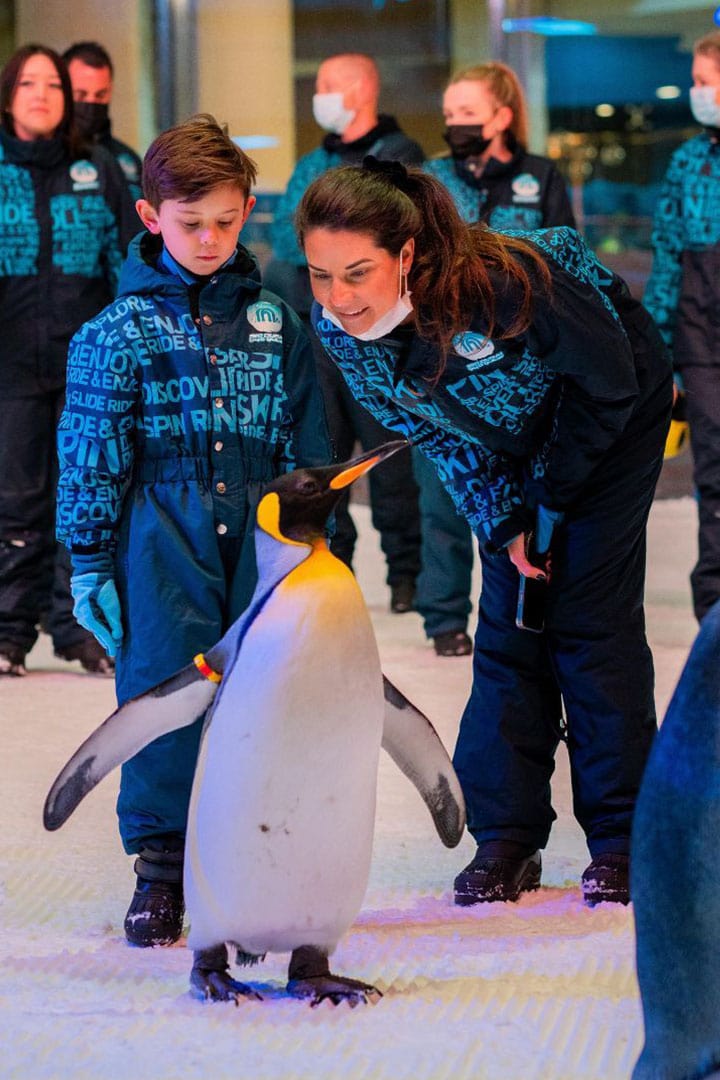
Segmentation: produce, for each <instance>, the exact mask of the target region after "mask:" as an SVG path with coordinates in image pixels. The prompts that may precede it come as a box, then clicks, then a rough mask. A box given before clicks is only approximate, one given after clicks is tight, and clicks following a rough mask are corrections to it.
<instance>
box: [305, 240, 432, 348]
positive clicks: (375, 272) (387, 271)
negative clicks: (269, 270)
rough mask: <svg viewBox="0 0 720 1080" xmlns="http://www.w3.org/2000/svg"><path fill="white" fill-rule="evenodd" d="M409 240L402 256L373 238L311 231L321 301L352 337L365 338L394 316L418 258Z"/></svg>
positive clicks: (311, 264)
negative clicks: (391, 312)
mask: <svg viewBox="0 0 720 1080" xmlns="http://www.w3.org/2000/svg"><path fill="white" fill-rule="evenodd" d="M413 250H414V243H413V241H412V240H408V241H407V242H406V243H405V244H404V245H403V247H402V250H401V251H400V254H399V255H392V254H391V253H390V252H389V251H387V249H386V248H381V247H378V246H377V244H376V243H375V240H374V238H373V237H372V236H371V235H370V234H369V233H362V232H350V231H347V230H343V229H338V230H335V229H324V228H315V229H310V230H309V231H308V232H307V233H306V235H305V257H306V259H307V263H308V268H309V270H310V284H311V285H312V291H313V295H314V297H315V299H316V300H317V302H318V303H319V304H322V306H323V307H325V308H327V310H328V311H329V312H331V314H332V315H334V316H335V318H336V319H337V320H338V321H339V322H340V323H342V325H343V326H344V327H345V329H346V330H347V331H348V333H349V334H362V333H364V332H365V331H366V330H368V329H369V328H370V327H371V326H373V325H374V324H375V323H376V322H377V321H378V319H380V318H381V316H383V315H385V314H386V312H388V311H389V310H390V308H391V307H392V306H393V304H394V303H395V301H396V300H397V298H398V296H399V294H400V281H401V276H402V275H403V274H407V272H408V270H409V269H410V265H411V263H412V258H413Z"/></svg>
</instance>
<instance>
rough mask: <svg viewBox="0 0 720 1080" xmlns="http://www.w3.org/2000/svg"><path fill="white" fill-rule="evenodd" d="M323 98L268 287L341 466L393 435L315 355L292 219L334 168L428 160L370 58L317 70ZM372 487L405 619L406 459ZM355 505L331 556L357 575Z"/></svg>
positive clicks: (278, 227)
mask: <svg viewBox="0 0 720 1080" xmlns="http://www.w3.org/2000/svg"><path fill="white" fill-rule="evenodd" d="M316 91H317V92H316V94H315V96H314V98H313V114H314V116H315V120H316V121H317V123H318V124H319V126H320V127H321V128H324V129H325V130H326V131H327V133H328V134H327V135H326V136H325V138H324V139H323V143H322V146H319V147H318V148H317V149H316V150H312V151H311V152H310V153H309V154H305V156H304V157H301V158H300V160H299V161H298V163H297V165H296V166H295V169H294V171H293V174H292V176H291V177H290V180H289V182H288V186H287V190H286V192H285V194H284V195H283V197H282V198H281V199H280V201H279V203H278V206H277V209H276V211H275V221H274V225H273V229H272V245H273V259H272V261H271V262H270V264H269V266H268V267H267V270H266V271H265V274H264V279H265V282H266V285H267V287H268V288H269V289H272V290H273V291H274V292H276V293H278V294H279V295H280V296H282V298H283V300H285V301H287V303H288V304H290V305H291V306H292V307H293V308H295V310H296V311H297V313H298V314H299V315H300V317H301V318H302V319H303V321H304V322H305V323H306V325H307V326H308V330H309V332H310V338H311V340H312V342H313V348H314V350H315V358H316V362H317V367H318V376H319V378H320V385H321V386H322V391H323V398H324V401H325V412H326V415H327V420H328V427H329V429H330V438H331V440H332V443H333V449H334V453H335V457H336V459H337V460H338V461H345V460H346V459H347V458H350V457H352V454H353V447H354V446H355V443H356V442H359V443H360V445H361V446H362V447H363V449H365V450H370V449H372V447H373V446H378V445H379V444H380V443H381V442H384V441H385V440H386V439H387V432H385V431H383V430H382V428H381V426H380V425H379V424H378V423H377V422H376V421H375V420H374V418H373V417H372V416H370V415H369V414H368V412H367V411H366V410H365V409H363V408H362V406H361V405H358V404H357V402H356V401H355V400H354V398H353V396H352V394H350V392H349V391H348V389H347V387H346V385H345V383H344V381H343V379H342V378H341V377H340V375H339V374H338V372H337V371H336V370H335V365H334V364H333V363H332V362H331V361H330V360H328V358H327V357H326V356H325V354H324V353H323V351H322V349H320V348H319V347H318V344H317V339H316V338H315V335H314V334H313V333H312V329H311V327H310V325H309V316H310V307H311V305H312V292H311V290H310V283H309V281H308V272H307V264H306V262H305V256H304V255H303V252H302V251H301V249H300V247H299V246H298V242H297V237H296V236H295V228H294V224H293V216H294V214H295V211H296V210H297V207H298V204H299V202H300V199H301V198H302V196H303V194H304V192H305V189H306V188H307V186H308V184H310V183H311V182H312V181H313V180H315V178H316V177H318V176H321V175H322V173H324V172H325V171H326V170H327V169H331V168H333V167H334V166H335V165H355V164H358V165H359V164H360V162H362V160H363V158H364V157H365V155H366V154H374V155H375V157H377V158H380V159H381V160H388V161H403V162H406V163H408V164H418V163H419V162H421V161H422V160H423V158H424V154H423V152H422V149H421V148H420V147H419V146H418V144H417V143H416V142H414V141H413V140H412V139H410V138H409V137H408V136H407V135H406V134H405V133H404V132H403V131H402V130H401V129H400V127H399V126H398V123H397V121H396V120H395V118H394V117H393V116H387V115H386V114H384V113H379V112H378V105H379V98H380V75H379V72H378V69H377V65H376V63H375V61H374V60H373V59H372V58H371V57H369V56H365V55H363V54H361V53H344V54H341V55H339V56H330V57H328V59H327V60H324V61H323V63H322V64H321V65H320V67H319V68H318V73H317V80H316ZM368 485H369V488H370V509H371V513H372V522H373V525H374V526H375V528H376V529H377V531H378V532H379V533H380V544H381V547H382V550H383V553H384V555H385V559H386V562H387V568H388V569H387V583H388V585H389V586H390V607H391V610H392V611H394V612H396V613H398V614H399V613H402V612H406V611H410V610H411V608H412V605H413V599H414V596H415V582H416V579H417V575H418V573H419V571H420V514H419V510H418V501H417V485H416V484H415V480H414V477H413V472H412V462H411V459H410V455H409V453H405V451H403V452H402V453H400V454H395V456H394V457H392V458H389V459H388V461H387V462H386V463H385V467H384V468H383V469H377V470H375V471H374V472H373V473H370V476H369V478H368ZM349 498H350V496H349V494H346V495H344V497H343V498H342V499H341V500H340V502H339V503H338V504H337V507H336V510H335V535H334V536H333V539H332V541H331V547H332V551H333V554H334V555H337V557H338V558H339V559H342V561H343V562H344V563H346V564H347V565H348V566H349V567H351V568H352V559H353V552H354V550H355V541H356V540H357V531H356V529H355V526H354V524H353V520H352V517H351V516H350V512H349V509H348V503H349Z"/></svg>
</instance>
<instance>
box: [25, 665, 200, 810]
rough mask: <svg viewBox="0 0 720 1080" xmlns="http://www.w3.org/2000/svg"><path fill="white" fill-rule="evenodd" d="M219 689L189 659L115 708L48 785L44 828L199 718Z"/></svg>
mask: <svg viewBox="0 0 720 1080" xmlns="http://www.w3.org/2000/svg"><path fill="white" fill-rule="evenodd" d="M217 688H218V683H217V682H216V681H212V680H211V679H209V678H207V677H206V676H205V675H203V674H201V672H200V671H199V670H198V668H197V667H196V666H195V664H188V666H187V667H184V668H182V670H181V671H178V672H177V673H176V674H175V675H171V676H170V678H169V679H165V681H164V682H161V683H160V684H159V685H158V686H155V687H153V689H152V690H148V691H147V693H145V694H141V695H140V696H139V697H136V698H132V699H131V700H130V701H126V702H125V704H124V705H121V706H120V708H119V709H116V710H115V712H114V713H113V714H112V715H111V716H109V717H108V718H107V720H105V722H104V723H102V724H101V725H100V727H99V728H97V729H96V730H95V731H94V732H93V733H92V735H90V736H89V738H87V739H86V740H85V742H84V743H83V744H82V746H81V747H80V748H79V749H78V750H76V751H75V753H74V754H73V756H72V757H71V758H70V760H69V761H68V763H67V765H66V766H65V768H64V769H63V770H62V772H61V773H60V774H59V776H58V777H57V779H56V781H55V783H54V784H53V786H52V787H51V788H50V792H49V794H48V797H47V799H46V800H45V809H44V812H43V822H44V824H45V828H46V829H49V830H51V831H52V830H54V829H59V828H60V826H61V825H63V824H64V823H65V822H66V821H67V819H68V818H69V817H70V815H71V814H72V813H73V811H74V810H75V808H76V807H77V805H78V803H80V802H81V801H82V800H83V799H84V798H85V796H86V795H87V794H88V792H89V791H92V789H93V788H94V787H95V785H96V784H98V783H99V782H100V781H101V780H102V778H103V777H104V776H107V774H108V773H109V772H112V770H113V769H114V768H115V767H116V766H117V765H121V764H122V763H123V762H124V761H127V760H128V758H131V757H132V756H133V754H137V752H138V751H139V750H142V748H143V747H144V746H147V744H148V743H151V742H152V741H153V740H154V739H157V738H159V737H160V736H161V735H166V734H167V733H168V732H169V731H174V730H175V729H176V728H182V727H188V726H189V725H190V724H193V723H194V722H195V721H196V720H198V719H199V718H200V717H201V716H202V715H203V713H204V712H205V711H206V710H207V708H208V707H209V706H210V705H211V703H212V700H213V698H214V697H215V693H216V691H217Z"/></svg>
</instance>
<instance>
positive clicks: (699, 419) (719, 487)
mask: <svg viewBox="0 0 720 1080" xmlns="http://www.w3.org/2000/svg"><path fill="white" fill-rule="evenodd" d="M681 374H682V380H683V385H684V387H685V393H686V395H687V398H686V400H687V414H688V423H689V425H690V445H691V446H692V453H693V476H694V480H695V487H696V490H697V495H698V519H699V526H698V558H697V562H696V563H695V566H694V567H693V570H692V573H691V575H690V585H691V587H692V596H693V607H694V610H695V616H696V618H697V620H698V622H699V621H700V619H702V617H703V616H704V615H706V614H707V612H708V611H709V610H710V608H711V607H712V606H713V604H714V603H715V601H716V600H718V599H720V362H719V363H718V365H716V366H715V367H709V366H708V367H704V366H703V367H701V366H699V365H698V366H692V367H685V368H683V369H682V372H681Z"/></svg>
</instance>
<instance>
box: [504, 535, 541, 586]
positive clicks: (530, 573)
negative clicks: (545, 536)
mask: <svg viewBox="0 0 720 1080" xmlns="http://www.w3.org/2000/svg"><path fill="white" fill-rule="evenodd" d="M506 550H507V553H508V556H509V558H510V562H511V563H512V564H513V566H514V567H515V568H516V570H517V572H518V573H519V574H522V575H523V577H531V578H539V579H540V580H541V581H544V580H546V579H547V577H548V576H549V575H548V573H547V572H546V570H549V560H548V563H547V564H546V570H543V569H542V568H541V567H539V566H533V564H532V563H531V562H530V561H529V559H528V557H527V534H526V533H520V535H519V536H516V537H515V539H514V540H511V541H510V543H509V544H508V546H507V549H506Z"/></svg>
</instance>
